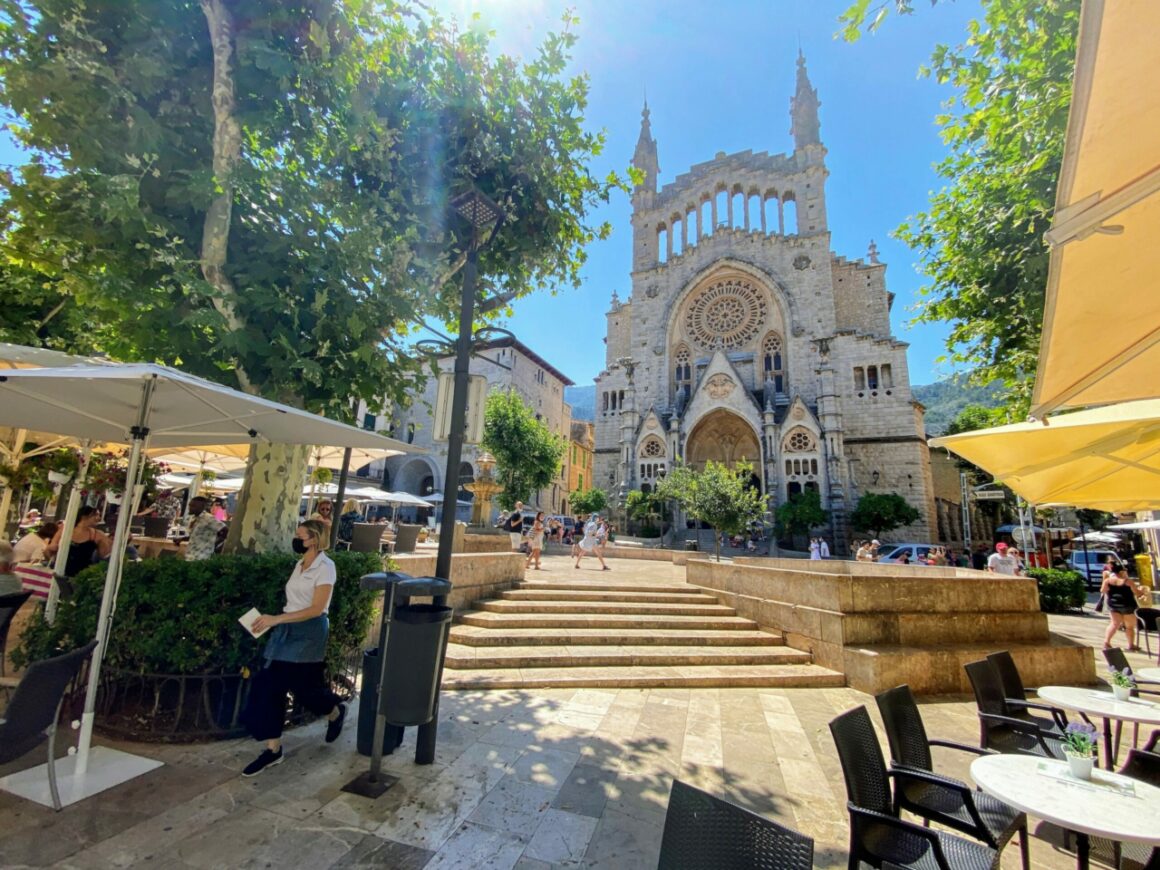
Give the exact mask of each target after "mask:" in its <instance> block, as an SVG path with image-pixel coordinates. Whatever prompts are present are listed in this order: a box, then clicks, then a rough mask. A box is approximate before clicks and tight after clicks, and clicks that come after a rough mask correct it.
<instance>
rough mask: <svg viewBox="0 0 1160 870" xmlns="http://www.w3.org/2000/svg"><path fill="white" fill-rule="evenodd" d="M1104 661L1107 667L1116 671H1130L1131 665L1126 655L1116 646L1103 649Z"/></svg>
mask: <svg viewBox="0 0 1160 870" xmlns="http://www.w3.org/2000/svg"><path fill="white" fill-rule="evenodd" d="M1104 661H1105V662H1107V663H1108V667H1109V668H1115V669H1116V670H1117V671H1127V672H1128V673H1129V674H1130V673H1132V666H1131V665H1130V664H1129V663H1128V657H1127V656H1126V655H1124V651H1123V650H1122V649H1120V648H1119V647H1118V646H1113V647H1110V648H1108V649H1106V650H1104Z"/></svg>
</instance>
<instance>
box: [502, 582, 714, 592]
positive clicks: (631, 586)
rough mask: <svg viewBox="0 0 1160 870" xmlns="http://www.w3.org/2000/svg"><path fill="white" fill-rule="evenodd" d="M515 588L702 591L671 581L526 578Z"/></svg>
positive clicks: (582, 590) (578, 590)
mask: <svg viewBox="0 0 1160 870" xmlns="http://www.w3.org/2000/svg"><path fill="white" fill-rule="evenodd" d="M514 588H515V589H537V590H538V589H551V590H564V591H568V592H654V593H658V594H664V593H667V594H677V595H689V594H691V593H700V592H701V590H700V589H698V588H697V587H696V586H688V585H680V584H670V583H655V584H654V583H597V582H591V583H586V582H583V581H576V582H571V581H562V580H561V581H557V580H524V581H523V582H520V583H517V584H516V585H515V587H514Z"/></svg>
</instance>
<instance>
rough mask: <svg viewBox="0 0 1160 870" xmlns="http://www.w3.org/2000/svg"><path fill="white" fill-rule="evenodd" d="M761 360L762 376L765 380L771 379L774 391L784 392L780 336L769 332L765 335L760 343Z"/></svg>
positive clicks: (783, 367)
mask: <svg viewBox="0 0 1160 870" xmlns="http://www.w3.org/2000/svg"><path fill="white" fill-rule="evenodd" d="M761 360H762V371H763V377H764V380H766V381H773V388H774V390H775V391H776V392H779V393H784V392H785V362H784V358H783V356H782V344H781V336H780V335H778V334H777V333H776V332H771V333H769V334H768V335H767V336H765V341H763V342H762V344H761Z"/></svg>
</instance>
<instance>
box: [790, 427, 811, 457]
mask: <svg viewBox="0 0 1160 870" xmlns="http://www.w3.org/2000/svg"><path fill="white" fill-rule="evenodd" d="M785 444H786V447H788V448H789V451H790V453H808V452H809V451H810V450H813V449H814V439H813V438H811V437H810V436H809V434H808V433H806V432H802V431H797V432H793V433H792V434H790V436H789V438H787V439H786V441H785Z"/></svg>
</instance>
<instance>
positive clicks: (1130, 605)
mask: <svg viewBox="0 0 1160 870" xmlns="http://www.w3.org/2000/svg"><path fill="white" fill-rule="evenodd" d="M1142 591H1143V590H1142V589H1141V588H1140V584H1139V583H1137V582H1136V581H1135V580H1133V579H1131V578H1130V577H1128V569H1127V567H1126V566H1124V565H1118V566H1117V567H1116V571H1115V573H1113V574H1111V575H1109V576H1107V577H1105V578H1104V582H1103V583H1101V584H1100V595H1103V596H1106V597H1105V599H1104V600H1105V601H1106V602H1107V606H1108V630H1107V632H1106V633H1105V634H1104V649H1111V648H1112V638H1113V637H1115V636H1116V632H1117V631H1119V630H1120V628H1121V627H1122V628H1123V629H1124V634H1126V635H1127V636H1128V652H1139V651H1140V648H1139V647H1138V646H1136V608H1137V607H1138V606H1139V605H1138V604H1137V603H1136V596H1137V595H1139V594H1141V592H1142Z"/></svg>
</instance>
